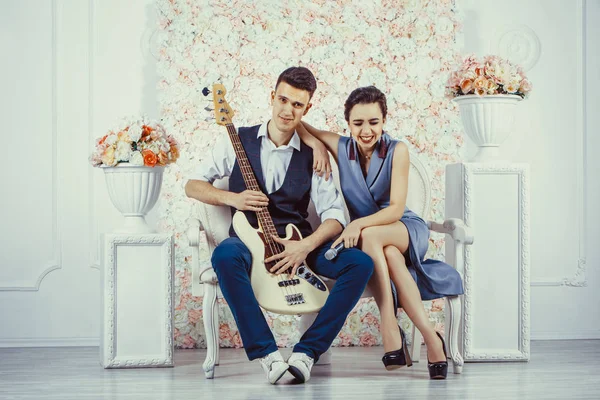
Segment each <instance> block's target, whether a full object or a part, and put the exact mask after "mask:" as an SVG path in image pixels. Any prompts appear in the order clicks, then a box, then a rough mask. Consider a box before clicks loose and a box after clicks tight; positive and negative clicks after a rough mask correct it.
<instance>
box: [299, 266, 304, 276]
mask: <svg viewBox="0 0 600 400" xmlns="http://www.w3.org/2000/svg"><path fill="white" fill-rule="evenodd" d="M298 273H299V274H300V275H302V274H303V273H304V267H300V268H298Z"/></svg>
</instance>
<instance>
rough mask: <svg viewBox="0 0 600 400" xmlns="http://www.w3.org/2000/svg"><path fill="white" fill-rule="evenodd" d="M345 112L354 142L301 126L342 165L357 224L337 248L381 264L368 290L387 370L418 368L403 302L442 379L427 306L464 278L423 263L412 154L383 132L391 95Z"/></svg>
mask: <svg viewBox="0 0 600 400" xmlns="http://www.w3.org/2000/svg"><path fill="white" fill-rule="evenodd" d="M344 108H345V109H344V116H345V119H346V122H348V127H349V128H350V134H351V137H344V136H340V135H338V134H336V133H332V132H327V131H322V130H318V129H315V128H314V127H312V126H310V125H308V124H306V123H301V124H300V125H299V126H298V128H297V129H298V133H299V134H300V136H301V138H302V139H303V140H304V142H305V143H307V144H308V145H309V146H311V147H313V148H317V149H318V148H319V147H320V146H322V145H321V144H320V143H319V142H317V141H316V140H315V138H317V139H318V140H319V141H320V142H322V144H323V145H325V147H326V148H327V150H329V151H330V152H331V153H332V154H333V156H334V158H335V160H336V162H337V164H338V167H339V172H340V184H341V188H342V192H343V194H344V198H345V200H346V204H347V206H348V211H349V212H350V217H351V220H352V221H351V222H350V223H349V224H348V226H346V229H344V231H343V232H342V234H341V236H340V237H339V238H338V239H337V240H336V241H335V242H334V243H333V245H332V247H335V246H336V245H337V244H338V243H341V242H343V243H344V247H346V248H351V247H355V246H357V247H359V248H361V249H362V250H363V251H364V252H366V253H367V254H368V255H369V256H371V258H372V259H373V261H374V263H375V272H374V273H373V275H372V277H371V280H370V282H369V284H370V285H371V289H372V291H373V293H374V295H375V301H376V302H377V306H378V307H379V311H380V313H381V334H382V338H383V345H384V351H385V355H384V356H383V358H382V361H383V364H384V365H385V367H386V368H387V369H388V370H392V369H396V368H399V367H401V366H404V365H408V366H410V365H412V362H411V360H410V356H409V352H408V349H407V348H406V342H405V339H404V334H403V332H402V331H401V329H399V327H398V325H397V319H396V311H397V307H398V302H399V304H400V306H401V307H402V308H403V309H404V311H405V312H406V314H407V315H408V317H409V318H410V319H411V320H412V321H413V323H414V324H415V325H416V327H417V328H418V329H419V330H420V331H421V333H422V335H423V338H424V339H425V344H426V345H427V354H428V355H427V359H428V369H429V374H430V377H431V378H432V379H444V378H445V377H446V375H447V371H448V362H447V357H446V351H445V344H444V341H443V339H442V337H441V336H440V335H439V334H438V333H437V332H436V331H435V330H434V328H433V327H432V326H431V324H430V322H429V319H428V317H427V314H426V312H425V309H424V308H423V304H422V300H432V299H435V298H440V297H444V296H450V295H458V294H462V293H463V287H462V281H461V278H460V275H459V274H458V272H457V271H456V270H455V269H454V268H452V267H451V266H450V265H448V264H445V263H443V262H441V261H436V260H429V259H428V260H425V261H424V257H425V253H426V251H427V247H428V242H429V229H428V228H427V224H426V223H425V221H423V219H421V218H420V217H419V216H418V215H417V214H415V213H414V212H412V211H411V210H409V209H408V208H407V207H406V195H407V190H408V171H409V165H410V159H409V152H408V147H407V146H406V144H405V143H403V142H400V141H397V140H394V139H392V138H391V137H390V136H389V135H388V134H387V133H385V132H384V131H383V126H384V124H385V119H386V115H387V103H386V98H385V95H384V94H383V93H382V92H381V91H380V90H379V89H377V88H376V87H374V86H369V87H362V88H358V89H356V90H354V91H353V92H352V93H351V94H350V96H349V97H348V99H347V100H346V103H345V105H344ZM319 167H320V166H319ZM390 280H391V282H392V285H391V287H390ZM396 290H397V297H396V293H394V292H395V291H396Z"/></svg>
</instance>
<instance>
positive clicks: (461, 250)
mask: <svg viewBox="0 0 600 400" xmlns="http://www.w3.org/2000/svg"><path fill="white" fill-rule="evenodd" d="M427 226H428V227H429V229H430V230H432V231H434V232H439V233H445V234H447V235H449V236H450V237H451V238H452V241H453V243H452V244H451V245H450V244H449V243H448V242H446V262H448V263H449V264H451V265H453V266H454V268H456V270H457V271H458V273H459V274H460V275H461V277H462V276H464V271H465V259H467V260H468V259H469V256H468V255H467V256H466V257H465V253H467V254H468V253H469V251H468V249H466V248H465V246H467V245H471V244H473V242H474V240H475V238H474V237H473V234H472V233H471V228H469V227H468V226H467V225H465V223H464V221H463V220H461V219H458V218H450V219H447V220H445V221H444V223H442V224H440V223H438V222H434V221H428V222H427Z"/></svg>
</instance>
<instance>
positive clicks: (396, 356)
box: [381, 327, 412, 371]
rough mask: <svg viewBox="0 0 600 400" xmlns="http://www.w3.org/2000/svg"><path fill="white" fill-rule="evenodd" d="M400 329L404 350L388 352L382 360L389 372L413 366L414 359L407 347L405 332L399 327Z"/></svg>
mask: <svg viewBox="0 0 600 400" xmlns="http://www.w3.org/2000/svg"><path fill="white" fill-rule="evenodd" d="M398 329H400V337H401V338H402V348H401V349H398V350H394V351H388V352H387V353H385V354H384V355H383V357H382V358H381V361H382V362H383V365H384V366H385V369H387V370H388V371H391V370H394V369H397V368H400V367H403V366H405V365H406V366H407V367H410V366H412V359H411V358H410V352H409V351H408V348H407V346H406V338H405V337H404V331H402V328H400V327H398Z"/></svg>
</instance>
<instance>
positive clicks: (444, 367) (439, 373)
mask: <svg viewBox="0 0 600 400" xmlns="http://www.w3.org/2000/svg"><path fill="white" fill-rule="evenodd" d="M435 333H436V334H437V335H438V337H439V338H440V340H441V341H442V348H443V349H444V356H445V357H446V361H439V362H433V363H432V362H430V361H429V357H427V369H428V370H429V377H430V378H431V379H446V376H447V375H448V355H447V354H446V343H444V338H442V335H440V333H439V332H435Z"/></svg>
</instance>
